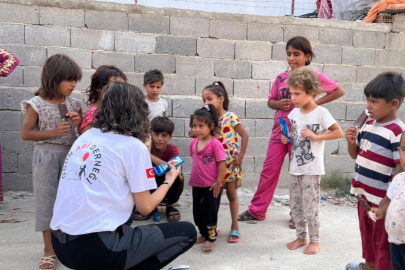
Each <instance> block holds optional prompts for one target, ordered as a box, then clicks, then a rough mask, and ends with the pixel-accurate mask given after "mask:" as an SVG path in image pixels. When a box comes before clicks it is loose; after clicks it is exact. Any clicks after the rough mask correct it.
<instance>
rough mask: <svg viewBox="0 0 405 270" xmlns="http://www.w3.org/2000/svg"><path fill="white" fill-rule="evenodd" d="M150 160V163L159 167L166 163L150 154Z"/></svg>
mask: <svg viewBox="0 0 405 270" xmlns="http://www.w3.org/2000/svg"><path fill="white" fill-rule="evenodd" d="M150 159H151V160H152V163H153V164H155V165H161V164H163V163H166V161H164V160H163V159H160V158H158V157H157V156H154V155H152V154H150Z"/></svg>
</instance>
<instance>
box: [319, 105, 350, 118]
mask: <svg viewBox="0 0 405 270" xmlns="http://www.w3.org/2000/svg"><path fill="white" fill-rule="evenodd" d="M322 107H325V108H326V109H328V110H329V112H330V113H331V114H332V116H333V118H335V119H336V120H345V119H346V103H344V102H339V101H334V102H331V103H326V104H323V105H322Z"/></svg>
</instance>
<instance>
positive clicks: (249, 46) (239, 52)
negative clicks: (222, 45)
mask: <svg viewBox="0 0 405 270" xmlns="http://www.w3.org/2000/svg"><path fill="white" fill-rule="evenodd" d="M271 48H272V44H271V43H270V42H261V41H237V42H236V44H235V59H241V60H253V61H271Z"/></svg>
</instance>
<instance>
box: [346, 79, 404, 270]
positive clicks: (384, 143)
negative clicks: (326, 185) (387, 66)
mask: <svg viewBox="0 0 405 270" xmlns="http://www.w3.org/2000/svg"><path fill="white" fill-rule="evenodd" d="M364 94H365V96H366V97H367V110H368V112H369V115H370V117H371V119H372V120H371V121H368V122H366V124H365V125H363V127H362V128H360V129H359V130H357V128H356V127H355V126H352V127H350V128H349V129H348V130H347V131H346V140H347V143H348V150H349V154H350V156H351V157H352V158H353V159H356V167H355V168H356V170H355V173H354V176H353V179H352V189H351V191H350V192H351V193H357V194H359V195H362V196H363V198H364V200H365V201H366V202H368V204H370V206H371V207H373V208H376V207H378V206H379V205H380V204H381V203H382V200H383V198H384V197H385V196H386V194H387V189H388V186H389V182H390V181H391V180H392V177H393V176H395V175H396V174H398V173H399V172H401V171H403V169H402V168H401V165H400V160H399V153H398V146H399V142H400V137H401V134H402V132H403V131H404V130H405V125H404V123H403V122H402V121H401V120H400V119H399V118H398V116H397V111H398V108H399V106H400V105H401V104H402V102H403V100H404V97H405V81H404V79H403V78H402V76H401V75H400V74H398V73H394V72H385V73H382V74H380V75H378V76H377V77H376V78H374V79H373V80H372V81H371V82H369V83H368V84H367V86H366V88H365V89H364ZM383 203H384V202H383ZM357 209H358V216H359V224H360V234H361V239H362V249H363V258H364V259H365V261H366V262H365V263H360V264H352V263H349V264H347V265H346V269H348V270H362V269H364V270H370V269H371V270H374V269H375V270H390V269H392V265H391V260H390V252H389V243H388V241H387V239H388V235H387V232H386V231H385V229H384V219H380V220H377V222H374V221H372V220H371V219H369V218H368V215H367V211H366V210H365V209H364V207H362V206H361V205H360V204H359V205H358V207H357Z"/></svg>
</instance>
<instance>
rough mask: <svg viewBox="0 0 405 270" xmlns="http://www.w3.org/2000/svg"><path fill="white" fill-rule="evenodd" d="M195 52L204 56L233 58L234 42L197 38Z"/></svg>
mask: <svg viewBox="0 0 405 270" xmlns="http://www.w3.org/2000/svg"><path fill="white" fill-rule="evenodd" d="M197 54H198V55H199V56H201V57H206V58H228V59H234V58H235V42H234V41H230V40H222V39H214V38H198V39H197Z"/></svg>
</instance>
